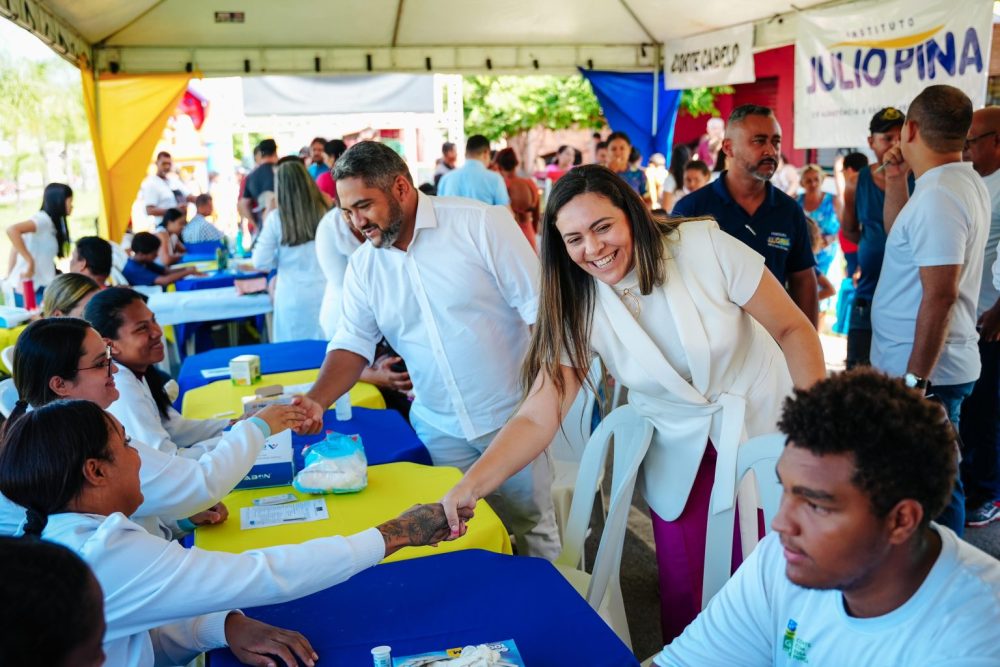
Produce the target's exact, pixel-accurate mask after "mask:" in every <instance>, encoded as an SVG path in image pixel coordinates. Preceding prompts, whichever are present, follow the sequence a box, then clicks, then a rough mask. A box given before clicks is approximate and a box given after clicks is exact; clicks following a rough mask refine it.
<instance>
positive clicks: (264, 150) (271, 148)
mask: <svg viewBox="0 0 1000 667" xmlns="http://www.w3.org/2000/svg"><path fill="white" fill-rule="evenodd" d="M257 147H258V148H259V149H260V156H261V157H271V156H272V155H277V154H278V144H277V143H275V141H274V139H264V140H263V141H261V142H260V143H259V144H257Z"/></svg>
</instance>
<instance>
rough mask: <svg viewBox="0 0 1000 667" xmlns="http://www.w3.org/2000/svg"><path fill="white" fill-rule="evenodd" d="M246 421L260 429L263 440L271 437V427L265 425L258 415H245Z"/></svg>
mask: <svg viewBox="0 0 1000 667" xmlns="http://www.w3.org/2000/svg"><path fill="white" fill-rule="evenodd" d="M247 421H248V422H250V423H251V424H254V425H255V426H256V427H257V428H259V429H260V432H261V433H263V434H264V439H265V440H266V439H267V438H270V437H271V427H270V426H268V425H267V422H266V421H264V420H263V419H261V418H260V417H247Z"/></svg>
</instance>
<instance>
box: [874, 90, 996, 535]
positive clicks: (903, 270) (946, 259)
mask: <svg viewBox="0 0 1000 667" xmlns="http://www.w3.org/2000/svg"><path fill="white" fill-rule="evenodd" d="M971 124H972V102H971V101H970V100H969V98H968V97H967V96H966V95H965V93H963V92H962V91H961V90H959V89H958V88H955V87H953V86H944V85H935V86H928V87H927V88H925V89H924V90H923V92H921V93H920V94H919V95H917V97H916V98H914V100H913V102H911V103H910V108H909V109H908V110H907V113H906V121H905V123H904V124H903V128H902V130H901V132H900V141H899V145H898V146H896V147H894V148H891V149H890V150H889V151H887V152H886V153H885V155H884V156H883V158H882V160H883V164H884V165H885V178H886V186H885V205H884V216H883V222H884V224H885V229H886V233H887V237H886V243H885V257H884V258H883V261H882V273H881V275H880V277H879V281H878V287H876V288H875V296H874V298H873V299H872V353H871V361H872V365H873V366H874V367H876V368H878V369H880V370H883V371H885V372H886V373H889V374H890V375H895V376H897V377H903V378H905V380H906V383H907V384H908V386H910V387H913V388H916V389H919V390H921V391H924V392H927V390H928V385H929V384H931V383H933V388H932V389H931V390H930V392H929V393H931V394H933V395H934V396H937V397H938V398H939V399H941V401H942V402H943V403H944V406H945V409H946V410H947V413H948V417H949V418H950V419H951V421H952V423H954V424H955V425H956V426H958V425H959V414H960V408H961V405H962V401H963V400H965V398H966V397H967V396H968V395H969V394H970V393H971V392H972V387H973V385H974V384H975V382H976V380H977V379H978V378H979V371H980V363H979V349H978V346H977V343H978V341H979V334H978V333H977V332H976V302H977V301H978V300H979V285H980V281H981V280H982V272H983V253H984V250H985V246H986V235H987V233H988V231H989V224H990V196H989V193H988V192H987V191H986V186H985V185H983V179H982V178H980V177H979V174H977V173H976V172H975V171H974V170H973V168H972V165H971V164H969V163H963V162H962V149H963V147H964V145H965V139H966V136H967V132H968V131H969V126H970V125H971ZM911 170H912V171H913V175H914V177H915V178H916V184H915V186H914V189H913V194H912V195H908V191H907V184H906V177H907V174H908V173H909V171H911ZM937 521H938V522H940V523H942V524H944V525H947V526H948V527H949V528H951V529H952V530H954V531H955V532H956V533H958V535H959V536H960V537H961V535H962V532H963V531H964V528H965V494H964V491H963V489H962V484H961V480H956V483H955V493H954V496H953V498H952V502H951V503H950V504H949V505H948V507H947V509H946V511H945V513H944V514H942V515H941V516H940V517H937Z"/></svg>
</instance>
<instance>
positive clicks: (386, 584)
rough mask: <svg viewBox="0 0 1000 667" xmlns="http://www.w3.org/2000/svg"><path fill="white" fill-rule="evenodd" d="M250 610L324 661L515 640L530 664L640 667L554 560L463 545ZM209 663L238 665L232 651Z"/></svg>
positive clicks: (366, 661) (216, 654) (359, 661)
mask: <svg viewBox="0 0 1000 667" xmlns="http://www.w3.org/2000/svg"><path fill="white" fill-rule="evenodd" d="M244 611H245V612H246V614H247V616H250V617H251V618H256V619H259V620H261V621H264V622H267V623H271V624H273V625H277V626H280V627H284V628H289V629H292V630H298V631H299V632H301V633H302V634H304V635H305V636H306V638H307V639H309V641H310V642H311V643H312V645H313V648H315V649H316V652H317V653H318V654H319V658H320V660H319V664H320V665H352V666H354V665H361V666H364V665H371V664H372V657H371V653H370V651H371V649H372V648H373V647H375V646H379V645H381V644H387V645H389V646H391V647H392V654H393V656H395V657H402V656H406V655H414V654H418V653H423V652H425V651H433V650H440V649H444V648H452V647H456V646H465V645H468V644H482V643H487V642H492V641H498V640H503V639H513V640H514V642H515V643H516V644H517V648H518V650H519V651H520V653H521V657H522V658H523V659H524V663H525V664H526V665H528V666H529V667H566V666H568V665H588V666H590V665H600V666H601V667H638V665H639V661H638V660H636V658H635V656H634V655H632V653H631V652H630V651H629V650H628V648H627V647H626V646H625V645H624V644H623V643H622V642H621V640H620V639H618V637H617V635H615V634H614V632H612V630H611V628H609V627H608V626H607V625H606V624H605V623H604V621H603V620H601V618H600V617H599V616H598V615H597V613H596V612H595V611H594V610H592V609H591V608H590V606H589V605H587V602H586V601H585V600H584V599H583V598H581V597H580V596H579V595H578V594H577V592H576V591H575V590H573V588H572V586H570V585H569V583H568V582H567V581H566V580H565V579H563V577H562V575H560V574H559V572H558V571H557V570H556V569H555V568H554V567H553V566H552V564H551V563H549V562H548V561H545V560H541V559H538V558H526V557H524V556H503V555H499V554H494V553H489V552H486V551H477V550H473V551H459V552H455V553H449V554H441V555H440V556H431V557H428V558H415V559H412V560H405V561H400V562H397V563H388V564H385V565H377V566H375V567H373V568H371V569H369V570H366V571H364V572H362V573H360V574H358V575H357V576H355V577H354V578H352V579H350V580H349V581H346V582H344V583H342V584H340V585H337V586H333V587H331V588H328V589H326V590H325V591H321V592H319V593H316V594H314V595H310V596H308V597H305V598H302V599H300V600H296V601H294V602H286V603H285V604H279V605H271V606H268V607H258V608H256V609H245V610H244ZM208 657H209V664H210V665H211V666H212V667H222V666H228V665H238V664H239V662H238V661H237V660H236V659H235V658H234V657H233V655H232V653H231V652H230V651H229V650H228V649H221V650H217V651H213V652H211V653H210V654H209V656H208Z"/></svg>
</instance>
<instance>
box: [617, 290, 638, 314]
mask: <svg viewBox="0 0 1000 667" xmlns="http://www.w3.org/2000/svg"><path fill="white" fill-rule="evenodd" d="M638 290H639V287H638V285H636V286H635V287H626V288H625V289H624V290H623V291H622V293H621V294H619V295H618V298H620V299H621V300H622V303H623V304H625V308H626V309H627V310H628V312H630V313H632V317H634V318H635V319H637V320H638V319H639V313H641V312H642V301H640V300H639V297H640V296H642V293H641V292H639V291H638Z"/></svg>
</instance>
